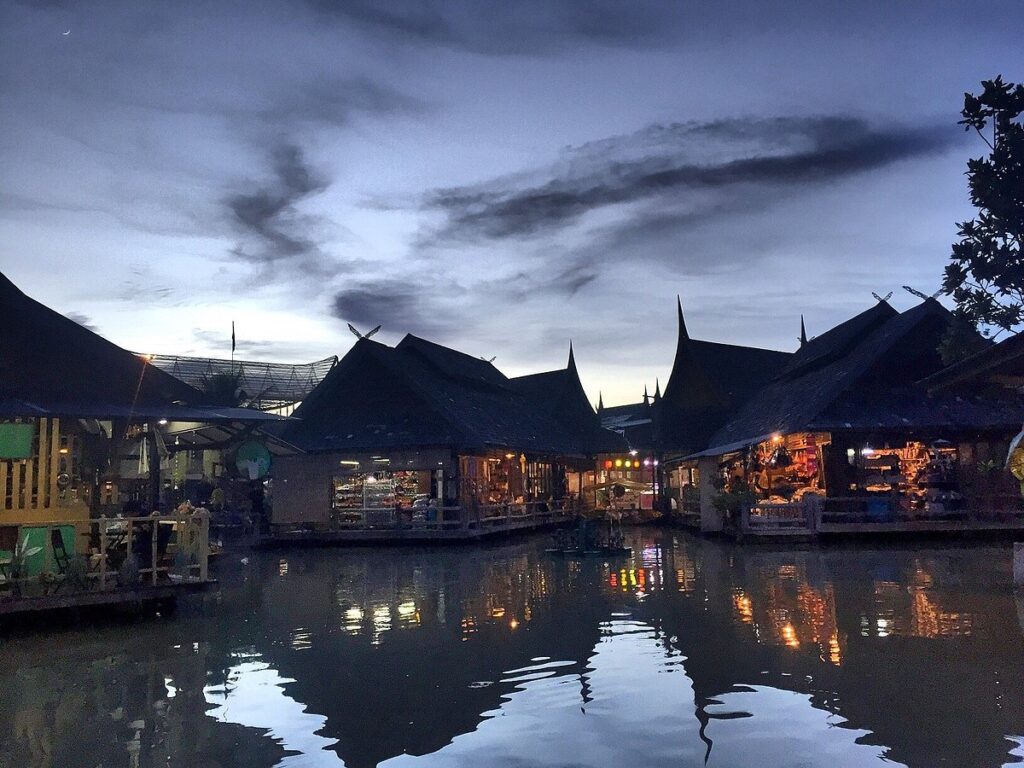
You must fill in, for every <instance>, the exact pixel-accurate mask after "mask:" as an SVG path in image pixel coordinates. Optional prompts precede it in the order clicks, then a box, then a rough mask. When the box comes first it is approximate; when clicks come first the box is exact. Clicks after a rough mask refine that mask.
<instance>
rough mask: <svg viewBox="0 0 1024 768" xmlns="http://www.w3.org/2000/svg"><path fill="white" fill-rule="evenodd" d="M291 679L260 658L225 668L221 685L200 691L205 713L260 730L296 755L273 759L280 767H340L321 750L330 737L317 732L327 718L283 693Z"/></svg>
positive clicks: (331, 742)
mask: <svg viewBox="0 0 1024 768" xmlns="http://www.w3.org/2000/svg"><path fill="white" fill-rule="evenodd" d="M293 682H295V681H294V680H289V679H288V678H285V677H281V675H280V674H278V672H277V670H275V669H273V668H272V667H271V666H270V665H269V664H266V663H264V662H262V661H258V660H255V659H252V660H246V661H242V662H240V663H239V664H236V665H235V666H233V667H231V668H230V669H229V670H228V674H227V683H226V684H220V685H209V686H207V687H205V688H204V689H203V695H204V696H205V697H206V701H207V702H208V703H209V704H211V705H212V706H213V708H212V709H210V710H207V712H206V716H207V717H210V718H213V719H214V720H216V721H219V722H225V723H237V724H238V725H244V726H246V727H248V728H258V729H265V730H266V731H267V735H268V736H269V737H270V738H272V739H274V740H275V741H277V742H278V743H279V744H280V745H281V746H282V747H284V749H286V750H287V751H289V752H294V753H296V754H293V755H289V756H287V757H285V758H284V759H283V760H282V761H281V762H279V763H278V765H280V766H282V768H287V767H288V766H310V768H312V767H313V766H316V767H317V768H319V767H320V766H325V767H326V766H337V767H338V768H340V767H341V766H344V765H345V763H344V762H343V761H342V760H341V759H340V758H339V757H338V755H337V754H335V753H334V752H330V751H326V750H328V749H329V748H330V747H331V746H333V745H334V743H335V741H334V740H332V739H325V738H323V737H321V736H318V735H317V733H318V732H319V731H320V730H321V729H322V728H323V727H324V724H325V723H326V722H327V719H326V718H325V717H322V716H320V715H314V714H311V713H309V712H307V711H306V707H305V706H303V705H302V704H300V703H299V702H297V701H295V700H294V699H292V698H290V697H289V696H288V695H287V694H286V693H285V685H286V684H287V683H293Z"/></svg>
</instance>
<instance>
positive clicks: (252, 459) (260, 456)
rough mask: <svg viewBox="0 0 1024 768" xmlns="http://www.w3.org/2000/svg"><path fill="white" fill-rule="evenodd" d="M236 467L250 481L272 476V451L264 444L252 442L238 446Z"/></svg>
mask: <svg viewBox="0 0 1024 768" xmlns="http://www.w3.org/2000/svg"><path fill="white" fill-rule="evenodd" d="M235 467H237V469H238V471H239V472H240V473H241V474H242V477H248V478H249V479H250V480H260V479H261V478H264V477H266V476H267V475H268V474H270V451H268V450H267V446H265V445H264V444H263V443H257V442H256V441H254V440H250V441H249V442H247V443H242V444H241V445H240V446H238V450H237V451H236V452H235Z"/></svg>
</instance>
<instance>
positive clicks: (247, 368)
mask: <svg viewBox="0 0 1024 768" xmlns="http://www.w3.org/2000/svg"><path fill="white" fill-rule="evenodd" d="M140 357H147V358H149V362H150V365H154V366H156V367H157V368H159V369H161V370H163V371H166V372H167V373H169V374H171V375H172V376H174V377H175V378H177V379H180V380H181V381H184V382H185V383H186V384H189V385H191V386H193V387H195V388H197V389H199V390H206V389H207V385H208V383H209V382H210V381H211V379H214V378H217V377H222V376H223V377H231V376H237V377H238V388H239V389H241V390H242V393H244V394H243V395H242V397H241V398H240V399H241V400H244V401H246V402H247V403H248V404H250V405H251V406H253V407H256V408H260V409H264V410H266V409H271V408H280V407H282V406H287V405H293V404H295V403H298V402H301V401H302V400H304V399H305V398H306V396H307V395H309V393H310V392H312V391H313V390H314V389H315V388H316V386H317V385H318V384H319V383H320V382H321V381H323V380H324V377H325V376H327V374H328V373H330V371H331V369H332V368H333V367H334V366H335V365H336V364H337V362H338V358H337V357H335V356H332V357H325V358H324V359H323V360H316V361H314V362H312V363H294V364H293V363H268V362H261V361H255V360H224V359H220V358H211V357H186V356H182V355H159V354H157V355H140Z"/></svg>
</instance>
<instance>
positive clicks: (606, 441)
mask: <svg viewBox="0 0 1024 768" xmlns="http://www.w3.org/2000/svg"><path fill="white" fill-rule="evenodd" d="M509 381H510V383H511V384H512V387H513V388H514V389H515V390H516V391H517V392H519V393H520V394H521V395H524V396H526V397H527V398H528V399H529V400H530V401H531V402H532V403H533V404H534V407H535V408H537V409H538V411H540V412H541V413H543V414H544V415H546V416H548V417H550V418H553V419H555V420H556V421H557V422H558V423H559V424H561V425H562V426H563V427H565V429H567V430H569V432H570V433H571V434H573V435H576V436H578V438H579V439H580V440H581V441H582V442H583V443H585V444H586V445H587V446H589V448H590V450H589V451H587V452H588V453H589V452H606V451H616V450H621V448H622V447H623V444H622V441H621V440H620V439H619V438H618V436H617V435H615V434H614V433H612V432H610V431H609V430H607V429H604V428H603V426H602V420H601V419H600V418H599V417H598V414H597V413H595V412H594V409H593V407H592V406H591V405H590V401H589V400H588V399H587V393H586V391H585V390H584V389H583V382H581V381H580V375H579V371H578V370H577V368H576V356H575V354H574V353H573V349H572V343H571V342H570V344H569V360H568V362H567V363H566V366H565V368H560V369H558V370H554V371H545V372H543V373H534V374H529V375H527V376H517V377H515V378H512V379H510V380H509Z"/></svg>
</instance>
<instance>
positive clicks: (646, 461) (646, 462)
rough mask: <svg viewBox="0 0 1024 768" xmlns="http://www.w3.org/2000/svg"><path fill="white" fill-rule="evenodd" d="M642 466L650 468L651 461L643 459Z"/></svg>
mask: <svg viewBox="0 0 1024 768" xmlns="http://www.w3.org/2000/svg"><path fill="white" fill-rule="evenodd" d="M644 466H645V467H649V466H651V460H650V459H644Z"/></svg>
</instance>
